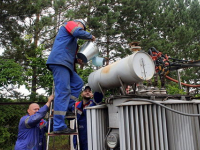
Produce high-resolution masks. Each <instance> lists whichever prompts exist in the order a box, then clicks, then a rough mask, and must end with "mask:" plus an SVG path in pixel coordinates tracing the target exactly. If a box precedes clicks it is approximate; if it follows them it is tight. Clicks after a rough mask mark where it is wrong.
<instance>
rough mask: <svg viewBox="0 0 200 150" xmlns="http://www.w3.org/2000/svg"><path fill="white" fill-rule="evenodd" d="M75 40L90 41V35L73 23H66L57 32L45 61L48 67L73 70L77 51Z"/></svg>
mask: <svg viewBox="0 0 200 150" xmlns="http://www.w3.org/2000/svg"><path fill="white" fill-rule="evenodd" d="M77 38H80V39H92V35H91V34H90V33H88V32H86V31H84V30H83V29H82V28H80V27H78V25H77V24H76V23H75V22H74V21H69V22H66V23H65V24H64V25H63V26H62V27H61V28H60V30H59V32H58V34H57V36H56V38H55V41H54V44H53V48H52V51H51V53H50V55H49V57H48V60H47V63H46V64H47V67H48V65H50V64H51V65H63V66H65V67H68V68H69V69H70V70H71V71H73V70H74V63H75V58H76V53H77V50H78V45H77Z"/></svg>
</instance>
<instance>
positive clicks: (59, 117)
mask: <svg viewBox="0 0 200 150" xmlns="http://www.w3.org/2000/svg"><path fill="white" fill-rule="evenodd" d="M85 30H86V25H85V22H84V21H83V20H74V21H69V22H65V23H64V25H63V26H62V27H61V28H60V30H59V32H58V34H57V36H56V38H55V41H54V44H53V48H52V51H51V53H50V55H49V57H48V60H47V63H46V64H47V67H48V68H49V70H50V71H52V73H53V79H54V84H55V98H54V119H53V121H54V124H53V131H54V133H74V132H75V130H72V129H70V128H69V127H67V125H66V124H65V115H66V113H67V111H71V109H72V107H73V105H74V103H75V100H77V98H78V97H79V94H80V92H81V89H82V87H83V81H82V79H81V78H80V77H79V76H78V74H77V73H76V72H75V69H74V68H75V62H77V63H79V64H81V63H82V61H81V60H80V59H76V53H77V51H78V45H77V38H80V39H87V40H92V41H94V40H95V37H94V36H93V35H91V34H90V33H89V32H86V31H85Z"/></svg>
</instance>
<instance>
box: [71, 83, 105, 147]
mask: <svg viewBox="0 0 200 150" xmlns="http://www.w3.org/2000/svg"><path fill="white" fill-rule="evenodd" d="M81 97H82V98H83V100H82V101H79V102H76V110H77V122H78V134H79V143H80V150H88V141H87V115H86V108H87V107H91V106H95V105H97V104H100V103H101V102H102V99H103V95H102V94H101V93H98V92H95V93H94V99H92V98H93V93H92V90H91V88H90V87H89V86H86V87H85V88H84V90H83V92H82V93H81ZM73 143H74V148H75V149H77V136H76V135H74V137H73Z"/></svg>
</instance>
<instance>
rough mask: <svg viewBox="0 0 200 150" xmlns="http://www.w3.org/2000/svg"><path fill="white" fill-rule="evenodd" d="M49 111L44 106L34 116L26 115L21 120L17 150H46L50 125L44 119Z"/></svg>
mask: <svg viewBox="0 0 200 150" xmlns="http://www.w3.org/2000/svg"><path fill="white" fill-rule="evenodd" d="M47 111H48V106H47V105H44V106H43V107H41V108H40V109H39V111H38V112H36V113H35V114H34V115H31V116H30V115H26V116H23V117H22V118H21V119H20V122H19V127H18V136H17V141H16V144H15V150H46V136H45V132H47V131H48V123H47V122H46V121H45V120H43V119H42V118H43V117H44V116H45V114H46V113H47Z"/></svg>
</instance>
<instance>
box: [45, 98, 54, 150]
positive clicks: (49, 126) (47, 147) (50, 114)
mask: <svg viewBox="0 0 200 150" xmlns="http://www.w3.org/2000/svg"><path fill="white" fill-rule="evenodd" d="M52 109H53V102H52V101H51V104H50V112H49V124H48V134H49V133H50V132H51V116H52ZM48 149H49V135H48V136H47V146H46V150H48Z"/></svg>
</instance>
